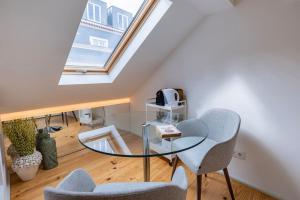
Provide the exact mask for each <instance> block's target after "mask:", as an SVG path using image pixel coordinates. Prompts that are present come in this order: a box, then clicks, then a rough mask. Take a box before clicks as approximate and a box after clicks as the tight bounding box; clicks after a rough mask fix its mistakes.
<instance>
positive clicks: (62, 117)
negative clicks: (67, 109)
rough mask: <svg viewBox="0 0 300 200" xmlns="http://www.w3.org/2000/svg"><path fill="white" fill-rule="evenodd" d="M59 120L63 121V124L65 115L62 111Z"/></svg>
mask: <svg viewBox="0 0 300 200" xmlns="http://www.w3.org/2000/svg"><path fill="white" fill-rule="evenodd" d="M61 120H62V122H63V124H64V123H65V116H64V113H63V112H62V113H61Z"/></svg>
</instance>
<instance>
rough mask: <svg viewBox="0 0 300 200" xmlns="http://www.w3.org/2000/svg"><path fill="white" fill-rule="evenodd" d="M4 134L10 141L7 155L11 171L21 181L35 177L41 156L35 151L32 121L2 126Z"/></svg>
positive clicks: (8, 123)
mask: <svg viewBox="0 0 300 200" xmlns="http://www.w3.org/2000/svg"><path fill="white" fill-rule="evenodd" d="M3 131H4V134H5V135H6V136H7V137H8V138H9V140H10V141H11V143H12V144H11V145H10V147H9V148H8V151H7V153H8V155H10V156H11V158H12V169H13V171H14V172H16V173H17V174H18V176H19V177H20V178H21V179H22V180H23V181H28V180H31V179H33V178H34V177H35V176H36V173H37V171H38V169H39V165H40V164H41V161H42V154H41V153H40V152H38V151H36V149H35V147H36V129H35V125H34V123H33V121H32V120H30V119H17V120H13V121H9V122H6V123H4V124H3Z"/></svg>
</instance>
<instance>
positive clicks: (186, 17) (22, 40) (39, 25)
mask: <svg viewBox="0 0 300 200" xmlns="http://www.w3.org/2000/svg"><path fill="white" fill-rule="evenodd" d="M189 1H193V0H189ZM201 1H203V0H201ZM206 1H207V2H209V1H211V0H206ZM222 1H227V0H222ZM187 2H188V1H182V0H174V3H173V6H172V7H171V8H170V10H169V11H168V13H167V14H166V15H165V16H164V18H163V19H162V20H161V21H160V23H159V24H158V25H157V27H156V28H155V30H153V31H152V33H151V34H150V35H149V37H148V38H147V39H146V41H145V42H144V43H143V45H142V46H141V47H140V48H139V50H138V51H137V53H136V54H135V55H134V57H133V58H132V59H131V60H130V62H129V63H128V64H127V66H126V68H125V69H124V70H123V71H122V73H121V74H120V75H119V77H117V79H116V80H115V82H114V83H112V84H99V85H80V86H78V85H76V86H59V85H58V81H59V78H60V76H61V73H62V70H63V67H64V64H65V61H66V58H67V55H68V53H69V50H70V47H71V45H72V42H73V38H74V36H75V34H76V31H77V26H78V24H79V22H80V19H81V16H82V13H83V11H84V8H85V4H86V0H85V1H84V0H43V1H40V0H26V1H20V0H2V1H1V3H0V26H1V31H0V70H1V71H0V113H7V112H15V111H22V110H29V109H36V108H43V107H50V106H59V105H66V104H73V103H82V102H89V101H99V100H106V99H113V98H121V97H128V96H130V95H131V94H132V93H133V92H134V91H135V90H136V89H137V88H138V87H139V86H140V85H141V84H142V83H143V82H144V81H145V80H146V79H147V77H149V76H150V75H151V74H152V73H153V72H154V70H155V69H156V67H157V66H159V64H160V63H161V62H162V61H163V60H164V59H165V58H166V57H167V56H168V55H169V54H170V53H171V52H172V51H173V50H174V49H175V48H176V46H177V45H178V44H179V43H180V42H181V41H182V40H183V39H184V38H185V37H186V36H187V35H188V33H189V32H191V30H193V29H194V28H195V26H196V25H197V23H198V21H199V20H200V19H201V16H202V15H203V13H201V12H200V11H199V10H198V9H196V8H195V6H194V5H193V4H189V3H187Z"/></svg>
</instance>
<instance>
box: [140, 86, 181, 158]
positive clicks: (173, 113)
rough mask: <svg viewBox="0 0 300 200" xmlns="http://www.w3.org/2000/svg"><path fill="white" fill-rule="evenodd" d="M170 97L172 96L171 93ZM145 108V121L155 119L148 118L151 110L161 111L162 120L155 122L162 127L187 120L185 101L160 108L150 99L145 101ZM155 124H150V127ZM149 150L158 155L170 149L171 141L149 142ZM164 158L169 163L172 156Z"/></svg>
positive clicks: (153, 99)
mask: <svg viewBox="0 0 300 200" xmlns="http://www.w3.org/2000/svg"><path fill="white" fill-rule="evenodd" d="M175 91H176V90H175ZM176 92H177V91H176ZM173 94H174V93H173ZM170 95H172V93H171V92H170ZM145 106H146V121H152V118H154V117H157V116H150V115H151V114H152V112H150V111H151V110H154V111H158V112H159V111H163V116H162V118H160V120H159V121H157V122H155V123H157V125H163V124H173V125H176V124H177V123H179V122H180V121H182V120H185V119H186V118H187V104H186V100H183V101H177V100H176V104H175V103H173V104H165V105H164V106H160V105H156V102H155V98H152V99H148V100H147V101H146V105H145ZM180 116H183V117H180ZM155 123H154V122H151V124H152V125H153V124H155ZM150 149H151V150H153V151H155V152H158V153H160V152H162V151H165V149H171V141H170V140H168V139H161V140H156V141H150ZM164 157H165V158H167V159H168V160H169V161H170V162H171V161H172V158H173V157H174V156H173V155H165V156H164Z"/></svg>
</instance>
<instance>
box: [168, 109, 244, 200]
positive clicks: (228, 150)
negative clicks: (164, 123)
mask: <svg viewBox="0 0 300 200" xmlns="http://www.w3.org/2000/svg"><path fill="white" fill-rule="evenodd" d="M240 123H241V119H240V116H239V115H238V114H237V113H235V112H233V111H231V110H225V109H212V110H209V111H207V112H205V113H204V114H203V115H202V116H201V117H199V118H197V119H191V120H186V121H183V122H181V123H179V124H178V125H177V128H178V129H179V130H181V131H182V132H183V133H184V134H186V135H189V134H190V135H193V136H194V135H195V134H199V136H201V133H202V134H203V132H204V131H207V129H208V132H209V133H208V137H207V139H206V140H204V141H203V143H201V144H200V145H198V146H196V147H195V148H192V149H190V150H187V151H184V152H181V153H178V154H177V156H178V157H179V159H180V160H181V161H182V162H183V163H184V164H185V165H187V166H188V167H189V168H190V170H191V171H192V172H194V173H195V174H196V175H197V199H198V200H200V199H201V182H202V174H205V175H206V174H207V173H210V172H214V171H218V170H223V172H224V175H225V178H226V182H227V185H228V189H229V192H230V195H231V198H232V199H233V200H234V194H233V190H232V186H231V183H230V178H229V174H228V170H227V166H228V165H229V163H230V161H231V158H232V154H233V151H234V146H235V142H236V138H237V134H238V132H239V128H240ZM174 142H175V141H174ZM180 144H181V143H180V139H179V140H178V141H176V143H175V145H178V146H180ZM177 156H176V158H175V160H174V162H173V172H174V170H175V168H176V165H177V162H178V158H177Z"/></svg>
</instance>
